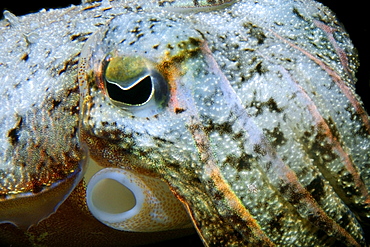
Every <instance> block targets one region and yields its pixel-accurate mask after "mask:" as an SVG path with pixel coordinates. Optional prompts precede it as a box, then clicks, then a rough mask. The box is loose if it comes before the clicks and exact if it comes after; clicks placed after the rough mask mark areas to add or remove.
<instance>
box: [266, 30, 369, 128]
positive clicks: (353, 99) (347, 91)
mask: <svg viewBox="0 0 370 247" xmlns="http://www.w3.org/2000/svg"><path fill="white" fill-rule="evenodd" d="M270 31H271V32H272V33H273V34H274V35H275V36H276V37H277V38H279V39H280V40H282V41H284V42H285V43H287V44H288V45H290V46H291V47H293V48H295V49H297V50H299V51H300V52H302V53H303V54H304V55H306V56H307V57H308V58H309V59H311V60H312V61H314V62H315V63H316V64H318V65H319V66H320V67H321V68H322V69H323V70H325V71H326V72H327V73H328V74H329V75H330V76H331V77H332V79H333V81H334V82H335V83H336V84H337V86H338V87H339V88H340V90H341V91H342V92H343V94H344V95H345V96H346V97H347V99H348V100H349V101H350V102H351V104H352V106H353V107H354V108H355V110H356V112H357V114H358V115H359V116H360V117H361V119H362V121H363V124H364V127H365V129H366V131H367V133H369V134H370V120H369V117H368V115H367V114H366V111H365V110H364V108H363V107H362V105H361V104H360V103H359V101H358V100H357V99H356V96H355V95H354V94H353V92H352V90H351V89H350V88H348V86H347V85H346V83H345V82H344V81H343V80H342V79H341V78H340V76H339V75H338V74H337V73H336V72H335V71H334V70H333V69H331V68H330V67H329V66H327V65H326V64H325V63H324V62H323V61H321V60H320V59H318V58H316V57H315V56H313V55H312V54H310V53H309V52H308V51H306V50H304V49H302V48H301V47H299V46H297V45H295V44H293V43H291V42H289V41H288V40H286V39H285V38H283V37H282V36H280V35H279V34H277V33H276V32H274V31H272V30H270Z"/></svg>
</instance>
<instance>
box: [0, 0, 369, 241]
mask: <svg viewBox="0 0 370 247" xmlns="http://www.w3.org/2000/svg"><path fill="white" fill-rule="evenodd" d="M319 2H322V3H323V4H324V5H326V6H328V7H329V8H330V9H332V10H333V11H334V12H335V13H336V14H337V17H338V19H339V20H340V21H341V22H342V23H343V25H344V27H345V28H346V30H347V32H348V33H349V35H350V37H351V39H352V41H353V43H354V45H355V47H356V48H357V50H358V53H359V58H360V68H359V71H358V72H357V78H358V82H357V84H356V91H357V93H358V94H359V95H360V96H361V98H362V100H363V102H364V104H365V108H366V109H367V111H368V112H369V109H370V97H369V96H368V94H369V92H370V41H369V36H370V33H369V25H370V21H369V17H370V13H369V12H368V1H363V0H351V1H343V0H341V1H338V0H321V1H319ZM25 3H27V5H26V4H25ZM79 3H80V0H60V1H53V0H51V1H50V0H49V1H45V0H32V1H26V2H25V1H15V0H6V1H5V0H2V1H1V3H0V11H1V10H5V9H6V10H9V11H10V12H12V13H13V14H15V15H24V14H28V13H33V12H38V11H39V10H40V9H42V8H45V9H49V8H60V7H67V6H70V5H71V4H75V5H78V4H79ZM1 18H2V16H1ZM107 246H109V244H108V243H107ZM151 246H194V247H195V246H202V244H201V242H200V240H199V239H198V237H197V236H195V235H194V236H190V237H186V238H182V239H177V240H172V241H168V242H166V243H161V244H155V245H151Z"/></svg>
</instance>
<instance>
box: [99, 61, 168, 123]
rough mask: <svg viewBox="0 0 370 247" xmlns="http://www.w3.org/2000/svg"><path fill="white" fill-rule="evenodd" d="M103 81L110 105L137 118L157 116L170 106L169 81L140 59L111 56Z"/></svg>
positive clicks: (106, 63)
mask: <svg viewBox="0 0 370 247" xmlns="http://www.w3.org/2000/svg"><path fill="white" fill-rule="evenodd" d="M103 81H104V88H105V93H106V94H107V95H108V97H109V99H110V101H111V102H112V103H113V104H114V105H116V106H119V107H121V108H123V109H125V110H127V111H130V112H131V113H133V114H134V115H138V116H149V115H154V114H157V113H158V112H159V111H160V110H161V109H163V107H164V106H165V105H166V104H167V102H168V98H169V90H168V84H167V82H166V80H165V79H164V78H163V76H162V75H161V74H160V73H159V72H158V71H157V70H156V69H155V66H153V65H152V63H151V62H150V61H148V60H146V59H144V58H141V57H134V56H127V57H111V56H109V55H108V56H107V58H106V59H105V62H104V64H103Z"/></svg>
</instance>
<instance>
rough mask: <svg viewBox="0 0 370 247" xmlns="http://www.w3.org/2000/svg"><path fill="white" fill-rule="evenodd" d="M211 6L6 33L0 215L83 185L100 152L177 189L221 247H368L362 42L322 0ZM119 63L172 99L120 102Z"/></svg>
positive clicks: (44, 22)
mask: <svg viewBox="0 0 370 247" xmlns="http://www.w3.org/2000/svg"><path fill="white" fill-rule="evenodd" d="M216 2H217V1H216ZM193 4H195V5H197V6H195V7H194V6H193ZM202 4H204V3H202V2H201V1H199V2H198V1H188V2H187V1H174V2H172V1H168V3H167V2H166V1H158V2H156V3H146V2H144V3H135V2H128V1H127V2H124V3H123V2H112V3H108V2H103V3H102V4H101V3H93V4H90V5H89V4H85V5H82V6H78V7H71V8H68V9H64V10H58V11H56V12H55V13H53V14H52V15H51V14H50V13H49V15H48V14H46V13H45V14H39V15H35V17H34V18H39V22H37V24H35V23H34V22H32V23H33V24H32V23H30V24H29V26H27V25H21V23H22V21H24V22H25V23H29V21H28V20H27V19H26V17H23V18H24V19H22V18H20V19H19V20H13V21H12V20H11V21H10V23H8V22H7V21H2V29H3V30H4V31H2V34H3V37H4V39H6V40H7V41H9V40H13V41H12V42H7V44H8V45H7V46H5V47H2V48H1V50H0V52H1V56H0V57H1V60H0V66H1V67H0V68H1V70H2V71H4V72H2V73H1V75H2V78H3V79H2V82H1V83H2V84H1V87H0V89H1V90H0V93H1V95H2V96H1V97H2V98H3V99H5V101H6V102H7V103H6V104H3V105H2V106H1V115H0V121H1V122H0V124H1V126H2V128H1V130H0V131H1V132H0V134H1V138H2V146H0V147H1V149H0V152H2V153H1V158H2V161H1V166H0V168H1V174H0V175H1V176H2V179H1V181H2V182H1V190H0V191H1V193H2V194H3V202H1V203H2V204H0V206H1V207H3V208H5V206H3V205H7V204H6V203H9V201H10V202H11V200H10V198H12V196H13V195H14V197H17V196H20V195H24V194H25V195H29V194H27V193H34V194H38V193H40V192H41V193H42V192H43V191H48V190H50V188H51V189H53V188H54V187H58V185H60V184H62V183H63V182H61V181H65V180H67V181H68V179H67V178H70V177H72V178H73V177H74V176H77V177H78V176H79V174H81V173H83V172H80V171H81V170H83V169H84V167H83V163H84V162H83V157H84V155H86V154H87V152H88V154H89V155H90V156H91V157H92V158H93V159H95V160H96V161H97V162H98V163H99V164H100V165H102V166H117V167H123V168H126V169H130V170H133V171H136V172H138V173H145V174H149V175H152V176H155V177H159V178H161V179H163V180H164V181H166V182H167V183H168V184H169V186H170V187H171V189H172V191H173V192H174V194H175V195H176V196H177V197H178V198H179V199H180V200H181V201H182V202H183V203H184V205H185V206H186V208H187V210H188V212H189V214H190V215H191V217H192V219H193V221H194V226H195V228H196V229H197V231H198V233H199V235H200V236H201V238H202V240H203V241H204V244H205V245H207V246H220V245H222V246H244V245H250V246H273V245H280V246H329V245H332V246H338V245H345V246H364V245H365V242H366V240H365V236H366V234H365V233H364V232H363V231H362V229H361V227H365V228H367V227H368V225H369V224H370V223H369V217H370V205H369V204H370V197H369V192H368V191H369V186H370V177H369V176H370V174H369V173H370V172H369V166H370V152H369V149H370V138H369V135H370V125H369V117H368V115H367V114H366V112H365V111H364V109H363V107H362V105H361V102H360V100H359V98H358V97H357V96H356V95H355V94H354V91H353V85H354V82H355V79H354V73H355V70H356V68H357V57H356V54H355V52H354V51H353V46H352V44H351V42H350V40H349V39H348V36H347V34H346V33H345V32H344V31H343V29H342V28H341V26H340V25H338V23H337V21H336V19H335V17H334V16H333V14H332V13H331V12H330V11H329V10H328V9H327V8H325V7H323V6H322V5H320V4H318V3H316V2H313V1H258V2H256V1H249V0H245V1H235V2H234V1H233V2H230V3H226V4H222V3H219V4H221V5H217V6H213V7H212V6H211V5H212V4H209V6H211V7H209V6H208V5H207V6H206V7H201V5H202ZM184 6H186V7H185V8H184ZM77 13H83V14H81V15H78V17H77ZM48 18H51V19H52V20H53V21H51V20H50V19H48ZM10 19H11V18H10ZM31 24H32V25H31ZM53 25H55V27H53ZM5 30H6V31H5ZM35 34H36V35H35ZM53 36H54V37H58V38H56V39H53V41H52V42H50V41H49V39H50V37H53ZM87 38H89V39H88V41H87V42H86V40H87ZM84 44H85V45H84ZM58 47H63V49H58ZM11 51H17V52H13V53H12V52H11ZM19 51H22V52H19ZM3 54H5V55H3ZM107 54H109V56H108V57H107ZM110 57H141V58H144V59H145V60H148V61H150V63H149V64H150V65H148V66H149V67H150V68H151V69H152V70H153V71H156V73H158V75H160V77H158V78H156V75H154V78H156V79H158V80H159V83H163V84H164V85H167V87H168V90H163V91H158V90H157V91H156V92H155V94H154V95H155V96H156V95H157V94H158V95H160V96H163V95H164V96H165V97H166V100H165V101H164V102H163V101H161V103H160V104H159V103H158V104H153V105H151V107H149V108H145V109H142V110H140V107H145V104H143V106H138V107H135V110H133V108H134V107H130V106H128V107H121V106H117V103H116V102H112V101H111V99H110V98H109V95H111V92H110V89H108V87H107V85H108V84H107V82H106V81H105V78H106V75H105V69H106V66H107V64H108V65H109V61H110V60H109V59H110ZM77 62H79V68H77ZM15 68H17V69H15ZM133 69H135V68H133ZM19 71H24V73H19ZM77 73H78V75H77ZM4 75H6V76H4ZM78 86H79V88H78ZM117 90H120V89H117ZM29 92H32V94H30V93H29ZM128 92H130V91H128ZM137 109H139V110H137ZM78 134H79V135H78ZM34 150H38V152H35V151H34ZM77 180H78V178H77ZM71 184H72V185H70V186H71V188H73V186H74V183H71ZM53 186H54V187H53ZM55 194H57V195H58V196H59V197H60V195H59V194H58V193H55ZM63 195H64V194H63ZM58 196H56V197H57V198H59V197H58ZM5 209H7V208H5ZM7 210H8V209H7ZM0 216H2V218H5V219H8V218H6V217H10V216H6V217H4V216H3V215H1V214H0ZM8 220H9V221H10V219H8ZM32 220H34V221H35V220H36V219H32V218H31V219H29V220H25V221H26V222H22V221H19V222H16V223H18V224H20V225H22V224H25V225H27V224H30V223H32ZM14 221H15V220H14Z"/></svg>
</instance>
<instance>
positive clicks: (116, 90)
mask: <svg viewBox="0 0 370 247" xmlns="http://www.w3.org/2000/svg"><path fill="white" fill-rule="evenodd" d="M106 86H107V91H108V94H109V97H110V98H111V99H112V100H115V101H118V102H121V103H125V104H128V105H141V104H144V103H145V102H147V101H148V99H149V97H150V95H151V93H152V80H151V78H150V76H147V77H145V78H144V79H142V80H141V81H140V82H139V83H137V84H136V85H135V86H134V87H132V88H130V89H127V90H124V89H122V88H120V87H119V86H117V85H116V84H112V83H109V82H108V83H107V85H106Z"/></svg>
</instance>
